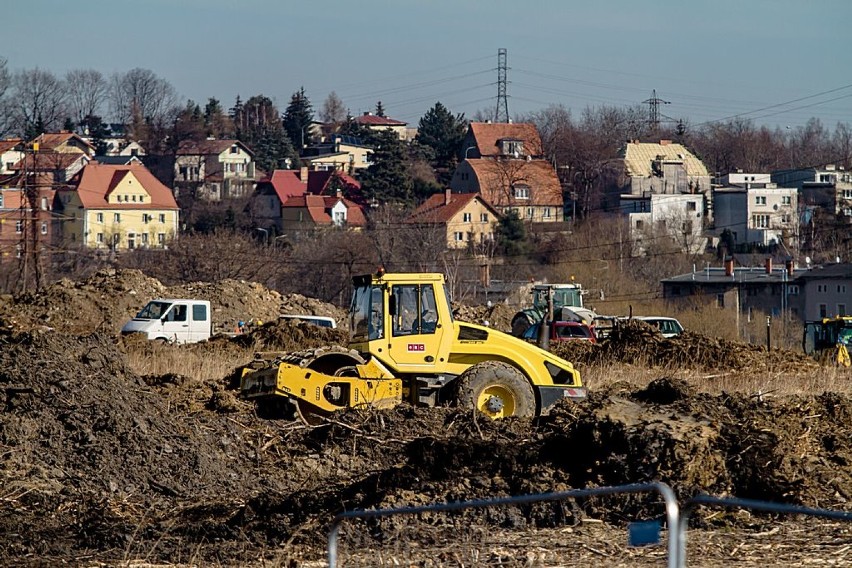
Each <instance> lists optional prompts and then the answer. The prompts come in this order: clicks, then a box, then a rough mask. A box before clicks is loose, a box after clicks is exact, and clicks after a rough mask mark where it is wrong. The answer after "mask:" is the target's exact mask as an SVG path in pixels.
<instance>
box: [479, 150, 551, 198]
mask: <svg viewBox="0 0 852 568" xmlns="http://www.w3.org/2000/svg"><path fill="white" fill-rule="evenodd" d="M465 161H466V162H467V163H468V164H469V165H470V167H471V168H472V169H473V172H474V175H476V178H477V180H478V181H479V191H480V193H482V195H483V196H484V197H485V198H486V199H487V200H488V201H489V202H490V203H491V204H493V205H495V206H500V207H505V206H507V205H513V206H516V207H521V206H524V205H531V206H533V205H535V206H541V205H545V206H556V207H561V206H562V204H563V199H562V186H561V185H559V178H557V177H556V171H555V170H554V169H553V166H552V165H551V164H550V162H548V161H547V160H494V159H492V158H483V159H475V160H474V159H471V160H465ZM510 182H513V183H515V184H523V185H527V186H529V187H530V189H531V192H530V199H525V200H518V201H516V200H513V199H512V198H510V195H511V192H510V191H509V190H510V188H509V187H508V186H509V184H510Z"/></svg>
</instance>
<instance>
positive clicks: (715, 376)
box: [579, 363, 852, 397]
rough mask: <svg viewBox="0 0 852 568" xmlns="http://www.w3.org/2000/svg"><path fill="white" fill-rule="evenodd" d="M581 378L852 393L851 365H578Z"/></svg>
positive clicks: (757, 392)
mask: <svg viewBox="0 0 852 568" xmlns="http://www.w3.org/2000/svg"><path fill="white" fill-rule="evenodd" d="M579 369H580V373H581V375H582V377H583V382H584V383H585V384H586V386H587V387H588V388H589V390H591V391H595V390H602V389H604V388H607V387H610V386H612V385H614V384H616V383H626V384H628V385H630V386H633V387H644V386H645V385H647V384H648V383H649V382H651V381H652V380H654V379H658V378H661V377H671V378H678V379H683V380H685V381H686V382H687V383H688V384H689V385H691V386H692V387H693V388H694V389H695V390H696V391H697V392H704V393H709V394H719V393H722V392H728V393H742V394H747V395H754V396H762V397H774V396H789V395H802V394H819V393H823V392H838V393H843V394H852V369H841V368H838V367H830V366H826V367H820V368H818V369H816V370H814V369H807V370H801V371H799V372H796V371H795V370H794V371H792V372H791V370H790V368H789V367H787V368H784V369H780V368H779V369H778V370H770V371H768V372H763V373H753V372H749V371H748V370H745V369H743V370H732V371H720V372H717V373H714V372H707V371H696V370H691V369H662V368H647V367H639V366H633V365H623V364H617V363H616V364H609V365H602V366H589V367H582V366H581V367H579Z"/></svg>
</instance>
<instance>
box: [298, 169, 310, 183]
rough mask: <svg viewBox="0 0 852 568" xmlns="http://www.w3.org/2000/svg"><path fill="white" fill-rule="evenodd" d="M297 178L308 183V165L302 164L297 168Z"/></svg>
mask: <svg viewBox="0 0 852 568" xmlns="http://www.w3.org/2000/svg"><path fill="white" fill-rule="evenodd" d="M299 180H301V182H302V183H308V166H302V167H301V168H299Z"/></svg>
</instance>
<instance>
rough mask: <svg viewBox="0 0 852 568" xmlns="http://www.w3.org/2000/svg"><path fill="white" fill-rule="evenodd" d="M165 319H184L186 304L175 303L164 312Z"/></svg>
mask: <svg viewBox="0 0 852 568" xmlns="http://www.w3.org/2000/svg"><path fill="white" fill-rule="evenodd" d="M166 321H186V305H185V304H175V305H174V306H172V309H171V310H169V313H167V314H166Z"/></svg>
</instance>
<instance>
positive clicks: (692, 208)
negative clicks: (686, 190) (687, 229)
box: [686, 201, 698, 211]
mask: <svg viewBox="0 0 852 568" xmlns="http://www.w3.org/2000/svg"><path fill="white" fill-rule="evenodd" d="M697 207H698V204H697V203H695V202H694V201H687V202H686V210H687V211H696V210H697V209H696V208H697Z"/></svg>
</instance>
